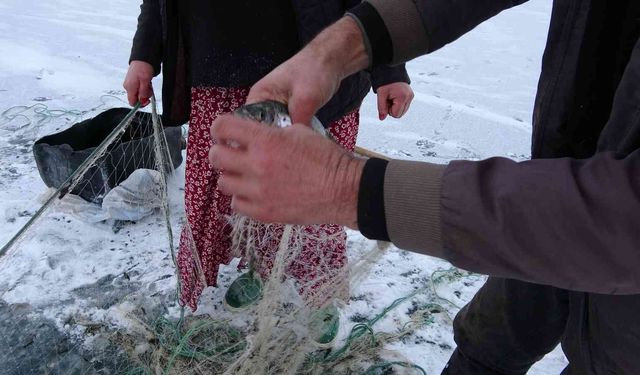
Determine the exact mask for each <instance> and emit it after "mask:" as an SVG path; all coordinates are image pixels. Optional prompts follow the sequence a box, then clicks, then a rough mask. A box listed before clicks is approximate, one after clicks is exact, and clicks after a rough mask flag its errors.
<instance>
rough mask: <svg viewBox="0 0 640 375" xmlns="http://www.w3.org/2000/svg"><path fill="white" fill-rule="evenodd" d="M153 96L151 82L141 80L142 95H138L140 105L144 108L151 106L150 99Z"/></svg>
mask: <svg viewBox="0 0 640 375" xmlns="http://www.w3.org/2000/svg"><path fill="white" fill-rule="evenodd" d="M152 95H153V89H152V88H151V82H145V81H143V80H140V93H139V94H138V100H139V101H140V104H141V105H143V106H145V105H147V104H149V98H151V96H152Z"/></svg>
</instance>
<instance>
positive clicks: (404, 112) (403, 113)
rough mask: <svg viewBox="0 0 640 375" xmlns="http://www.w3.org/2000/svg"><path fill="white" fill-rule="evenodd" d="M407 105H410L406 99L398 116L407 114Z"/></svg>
mask: <svg viewBox="0 0 640 375" xmlns="http://www.w3.org/2000/svg"><path fill="white" fill-rule="evenodd" d="M409 105H410V103H409V101H407V102H406V103H405V104H404V107H402V113H401V114H400V117H403V116H404V115H406V114H407V112H409Z"/></svg>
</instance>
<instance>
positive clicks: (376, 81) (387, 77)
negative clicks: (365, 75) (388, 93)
mask: <svg viewBox="0 0 640 375" xmlns="http://www.w3.org/2000/svg"><path fill="white" fill-rule="evenodd" d="M395 82H404V83H409V84H411V79H409V74H407V70H406V69H405V66H404V64H400V65H396V66H388V65H378V66H375V67H373V69H371V86H372V88H373V92H375V93H378V88H379V87H380V86H384V85H388V84H390V83H395Z"/></svg>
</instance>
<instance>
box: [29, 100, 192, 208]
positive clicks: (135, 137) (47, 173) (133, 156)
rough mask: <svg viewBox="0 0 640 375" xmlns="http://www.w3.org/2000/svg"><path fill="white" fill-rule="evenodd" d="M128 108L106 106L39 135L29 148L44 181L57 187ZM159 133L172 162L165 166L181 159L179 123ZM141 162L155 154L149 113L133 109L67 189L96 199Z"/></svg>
mask: <svg viewBox="0 0 640 375" xmlns="http://www.w3.org/2000/svg"><path fill="white" fill-rule="evenodd" d="M129 112H130V109H128V108H113V109H109V110H107V111H105V112H102V113H100V114H99V115H97V116H95V117H94V118H91V119H88V120H85V121H82V122H79V123H77V124H74V125H73V126H71V127H70V128H69V129H67V130H64V131H62V132H59V133H55V134H51V135H48V136H46V137H42V138H40V139H38V140H37V141H36V142H35V144H34V145H33V154H34V156H35V159H36V165H37V166H38V171H39V172H40V177H42V180H43V181H44V183H45V184H46V185H47V186H48V187H53V188H56V189H57V188H59V187H60V186H62V184H63V183H64V182H65V181H66V180H67V179H68V178H69V176H71V174H73V172H75V171H76V169H77V168H78V167H79V166H80V165H81V164H82V163H83V162H84V161H85V160H86V159H87V158H88V157H89V155H91V153H92V152H93V151H95V149H96V147H97V146H98V145H99V144H100V143H102V141H104V140H105V138H107V136H109V134H111V132H112V131H113V130H114V129H115V128H116V127H117V126H118V124H120V122H121V121H122V120H123V119H124V118H125V117H126V115H127V114H128V113H129ZM164 135H165V137H166V139H167V143H168V145H169V155H170V158H171V162H172V164H171V165H166V166H165V170H167V171H170V170H172V168H177V167H178V166H179V165H180V164H181V163H182V150H183V149H184V146H185V142H184V138H183V137H182V129H181V128H180V127H167V128H164ZM167 164H168V163H167ZM141 168H146V169H156V157H155V149H154V137H153V127H152V126H151V114H150V113H145V112H136V114H135V116H134V117H133V120H132V122H131V125H130V126H128V127H127V129H126V130H125V132H124V133H123V134H122V136H121V137H119V138H118V139H117V140H116V141H115V142H114V143H113V144H111V145H110V146H109V147H108V149H107V151H106V153H105V154H104V155H103V156H102V157H101V158H100V159H99V160H98V161H97V162H96V163H95V164H94V165H92V166H91V167H90V168H89V170H87V172H85V174H84V176H82V178H81V179H80V181H79V183H78V184H77V185H76V186H75V187H74V189H73V190H72V191H71V193H73V194H76V195H79V196H81V197H82V198H84V199H86V200H87V201H89V202H94V203H101V202H102V198H103V197H104V195H105V194H107V193H108V192H109V191H110V190H111V189H113V188H114V187H116V186H117V185H118V184H119V183H120V182H122V181H124V180H126V179H127V178H128V177H129V175H131V173H133V171H135V170H136V169H141Z"/></svg>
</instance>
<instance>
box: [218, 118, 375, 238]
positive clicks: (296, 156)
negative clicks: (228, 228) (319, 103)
mask: <svg viewBox="0 0 640 375" xmlns="http://www.w3.org/2000/svg"><path fill="white" fill-rule="evenodd" d="M211 137H212V139H213V140H214V146H213V147H211V150H210V152H209V161H210V162H211V165H213V166H214V167H215V168H216V169H218V170H222V171H223V172H222V174H221V176H220V178H219V180H218V186H219V188H220V190H221V191H222V192H224V193H225V194H229V195H231V196H232V197H233V198H232V201H231V207H232V208H233V209H234V210H235V211H236V212H238V213H240V214H244V215H247V216H250V217H253V218H255V219H257V220H260V221H263V222H278V223H286V224H302V225H308V224H325V223H333V224H340V225H345V226H348V227H351V228H354V229H355V228H356V227H357V201H358V189H359V185H360V176H361V175H362V169H363V167H364V160H362V159H358V158H355V157H354V156H352V155H351V154H349V153H348V152H347V151H345V150H344V149H342V148H341V147H340V146H338V145H336V144H335V143H333V142H331V141H330V140H328V139H326V138H324V137H322V136H320V135H319V134H317V133H315V132H314V131H313V130H311V129H310V128H308V127H307V126H304V125H302V124H295V125H293V126H291V127H289V128H285V129H278V128H273V127H268V126H265V125H263V124H259V123H257V122H253V121H250V120H246V119H241V118H238V117H235V116H232V115H226V116H221V117H219V118H218V119H216V121H214V124H213V126H212V127H211Z"/></svg>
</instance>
